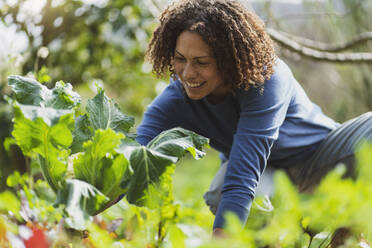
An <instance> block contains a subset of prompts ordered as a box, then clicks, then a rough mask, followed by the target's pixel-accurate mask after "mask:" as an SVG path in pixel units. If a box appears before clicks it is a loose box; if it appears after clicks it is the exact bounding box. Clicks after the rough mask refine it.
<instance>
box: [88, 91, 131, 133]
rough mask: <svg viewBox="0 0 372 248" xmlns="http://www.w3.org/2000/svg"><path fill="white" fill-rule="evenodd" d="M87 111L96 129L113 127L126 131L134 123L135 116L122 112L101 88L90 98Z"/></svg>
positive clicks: (116, 129)
mask: <svg viewBox="0 0 372 248" xmlns="http://www.w3.org/2000/svg"><path fill="white" fill-rule="evenodd" d="M87 113H88V116H89V121H90V124H91V126H92V127H93V128H94V129H107V128H111V129H113V130H115V131H116V132H122V133H126V132H128V131H129V129H130V128H131V127H132V126H133V125H134V118H133V117H130V116H127V115H125V114H123V113H121V112H120V110H119V108H118V106H117V104H116V103H115V102H114V101H113V100H112V99H109V98H108V97H107V96H106V95H105V93H104V91H103V89H101V88H99V89H98V94H97V95H96V96H95V97H94V98H93V99H91V100H88V104H87Z"/></svg>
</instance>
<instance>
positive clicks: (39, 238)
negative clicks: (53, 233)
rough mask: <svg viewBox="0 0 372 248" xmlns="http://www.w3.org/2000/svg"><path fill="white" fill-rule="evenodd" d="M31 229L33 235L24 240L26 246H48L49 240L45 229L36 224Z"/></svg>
mask: <svg viewBox="0 0 372 248" xmlns="http://www.w3.org/2000/svg"><path fill="white" fill-rule="evenodd" d="M31 230H32V236H31V237H30V238H29V239H27V240H24V241H23V242H24V244H25V246H26V248H48V247H49V242H48V239H47V237H46V235H45V233H44V230H43V229H40V228H38V227H35V226H33V227H31Z"/></svg>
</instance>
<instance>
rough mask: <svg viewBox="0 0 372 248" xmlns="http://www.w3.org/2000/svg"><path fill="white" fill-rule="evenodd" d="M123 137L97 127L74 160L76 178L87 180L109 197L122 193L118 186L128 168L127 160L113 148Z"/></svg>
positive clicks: (120, 134)
mask: <svg viewBox="0 0 372 248" xmlns="http://www.w3.org/2000/svg"><path fill="white" fill-rule="evenodd" d="M123 138H124V135H123V134H122V133H115V132H114V131H113V130H111V129H107V130H102V129H98V130H96V132H95V135H94V136H93V138H92V139H91V140H89V141H87V142H85V143H84V145H83V148H84V149H83V152H82V153H80V154H79V155H78V156H77V157H76V159H75V160H74V172H75V177H76V178H77V179H80V180H83V181H85V182H88V183H90V184H92V185H94V186H95V187H97V189H99V190H100V191H101V192H102V193H104V194H105V195H107V196H109V197H110V198H111V199H113V198H114V197H117V196H119V195H120V194H122V193H124V190H123V189H121V188H120V187H119V185H120V182H121V180H122V179H123V176H124V174H125V172H126V170H127V168H128V161H127V160H126V158H125V157H124V156H123V155H121V154H118V155H117V154H116V152H115V150H114V149H115V148H116V147H117V146H119V144H120V143H121V140H122V139H123Z"/></svg>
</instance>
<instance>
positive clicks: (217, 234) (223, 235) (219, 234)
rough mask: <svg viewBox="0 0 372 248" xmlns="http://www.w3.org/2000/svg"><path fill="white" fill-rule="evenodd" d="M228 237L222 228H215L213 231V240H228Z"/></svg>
mask: <svg viewBox="0 0 372 248" xmlns="http://www.w3.org/2000/svg"><path fill="white" fill-rule="evenodd" d="M227 237H228V235H227V233H226V232H225V231H224V229H222V228H215V229H214V230H213V238H227Z"/></svg>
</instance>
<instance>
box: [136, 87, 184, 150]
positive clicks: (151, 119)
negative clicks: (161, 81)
mask: <svg viewBox="0 0 372 248" xmlns="http://www.w3.org/2000/svg"><path fill="white" fill-rule="evenodd" d="M176 87H177V86H176V85H175V83H174V82H173V81H171V83H170V84H169V85H168V86H167V87H166V88H165V90H164V91H163V92H162V93H161V94H160V95H159V96H157V97H156V98H155V99H154V101H153V102H152V103H151V104H150V105H149V106H148V108H147V110H146V111H145V113H144V116H143V120H142V122H141V124H140V125H139V126H138V127H137V137H136V140H137V142H138V143H140V144H141V145H146V144H147V143H148V142H150V141H151V140H152V139H153V138H155V137H156V136H157V135H158V134H160V133H161V132H162V131H165V130H168V129H171V128H173V127H176V126H177V123H178V122H177V123H176V121H175V119H179V117H177V116H178V115H177V114H176V111H175V108H177V105H178V104H177V103H178V102H179V101H182V95H181V93H180V92H178V90H177V88H176Z"/></svg>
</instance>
